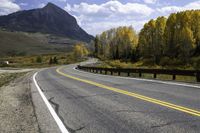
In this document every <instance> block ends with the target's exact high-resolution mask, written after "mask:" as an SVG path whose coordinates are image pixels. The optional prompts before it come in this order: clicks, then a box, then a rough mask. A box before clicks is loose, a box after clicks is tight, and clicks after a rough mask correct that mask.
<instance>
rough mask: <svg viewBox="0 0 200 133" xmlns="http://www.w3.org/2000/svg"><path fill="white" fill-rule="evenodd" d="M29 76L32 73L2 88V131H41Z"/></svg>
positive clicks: (0, 90)
mask: <svg viewBox="0 0 200 133" xmlns="http://www.w3.org/2000/svg"><path fill="white" fill-rule="evenodd" d="M29 76H30V73H29V74H26V75H25V76H22V77H20V78H17V79H15V80H14V81H12V82H11V83H10V84H9V85H7V86H3V87H1V88H0V119H1V122H0V132H29V133H36V132H40V128H39V125H38V122H37V117H36V115H35V110H34V107H33V103H32V98H31V91H30V90H31V88H30V80H29V78H28V77H29Z"/></svg>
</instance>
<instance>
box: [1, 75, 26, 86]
mask: <svg viewBox="0 0 200 133" xmlns="http://www.w3.org/2000/svg"><path fill="white" fill-rule="evenodd" d="M26 73H27V72H22V73H1V74H0V87H2V86H3V85H6V84H8V83H9V82H10V81H12V80H14V79H16V78H19V77H21V76H24V75H25V74H26Z"/></svg>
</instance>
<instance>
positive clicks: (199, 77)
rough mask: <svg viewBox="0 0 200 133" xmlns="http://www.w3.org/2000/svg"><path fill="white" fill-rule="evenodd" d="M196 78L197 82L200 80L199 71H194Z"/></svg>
mask: <svg viewBox="0 0 200 133" xmlns="http://www.w3.org/2000/svg"><path fill="white" fill-rule="evenodd" d="M196 79H197V82H200V72H197V73H196Z"/></svg>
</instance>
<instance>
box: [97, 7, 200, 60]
mask: <svg viewBox="0 0 200 133" xmlns="http://www.w3.org/2000/svg"><path fill="white" fill-rule="evenodd" d="M94 55H95V56H96V57H100V58H106V59H123V60H131V61H137V60H139V59H151V60H152V61H153V62H154V63H156V64H159V63H160V62H161V60H162V59H163V58H168V59H178V60H180V61H181V62H182V63H188V62H189V59H190V58H191V57H194V56H199V55H200V10H191V11H183V12H178V13H173V14H171V15H170V16H169V17H168V18H165V17H158V18H157V19H155V20H153V19H152V20H150V21H149V22H147V23H146V24H145V25H144V26H143V28H142V29H141V31H140V33H139V34H138V35H137V34H136V32H135V30H134V29H133V28H132V27H119V28H114V29H111V30H108V31H105V32H103V33H102V34H100V35H97V36H96V37H95V40H94Z"/></svg>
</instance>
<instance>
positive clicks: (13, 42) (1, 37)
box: [0, 30, 77, 56]
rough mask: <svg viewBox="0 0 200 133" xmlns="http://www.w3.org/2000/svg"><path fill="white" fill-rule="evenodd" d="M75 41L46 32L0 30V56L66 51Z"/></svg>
mask: <svg viewBox="0 0 200 133" xmlns="http://www.w3.org/2000/svg"><path fill="white" fill-rule="evenodd" d="M76 42H77V41H74V40H71V39H67V38H62V37H57V36H52V35H48V34H40V33H34V34H33V33H25V32H9V31H2V30H0V56H5V55H8V56H12V55H33V54H47V53H58V52H67V51H70V50H71V48H72V46H73V45H74V44H75V43H76Z"/></svg>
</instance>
